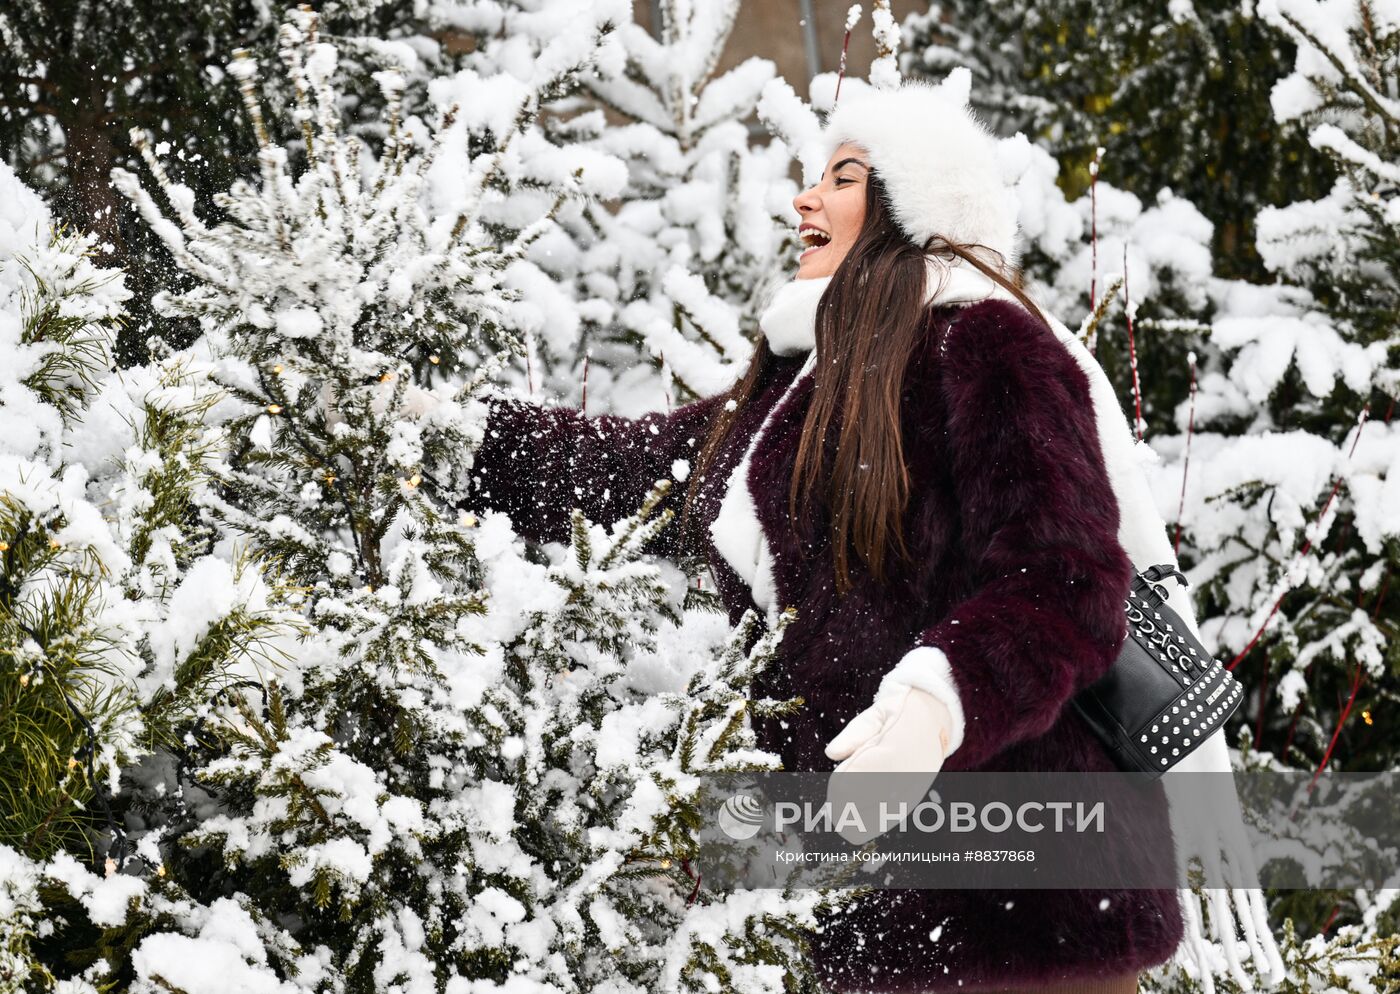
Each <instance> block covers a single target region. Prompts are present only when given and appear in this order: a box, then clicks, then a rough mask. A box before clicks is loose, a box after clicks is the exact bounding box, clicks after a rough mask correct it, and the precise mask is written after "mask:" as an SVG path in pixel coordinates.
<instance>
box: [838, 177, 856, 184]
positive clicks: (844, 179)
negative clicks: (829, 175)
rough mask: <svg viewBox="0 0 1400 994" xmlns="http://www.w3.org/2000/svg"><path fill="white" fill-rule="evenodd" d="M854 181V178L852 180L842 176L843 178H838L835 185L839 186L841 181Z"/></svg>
mask: <svg viewBox="0 0 1400 994" xmlns="http://www.w3.org/2000/svg"><path fill="white" fill-rule="evenodd" d="M854 182H855V180H853V179H846V178H844V177H843V178H841V179H838V180H837V181H836V185H837V186H840V185H841V184H842V183H854Z"/></svg>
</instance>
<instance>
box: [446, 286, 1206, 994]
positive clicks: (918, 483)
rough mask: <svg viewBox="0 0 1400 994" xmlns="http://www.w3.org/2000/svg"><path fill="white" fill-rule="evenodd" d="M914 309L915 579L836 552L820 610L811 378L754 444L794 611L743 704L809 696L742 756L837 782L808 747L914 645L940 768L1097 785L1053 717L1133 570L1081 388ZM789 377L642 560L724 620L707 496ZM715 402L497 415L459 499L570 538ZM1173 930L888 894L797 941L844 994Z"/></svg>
mask: <svg viewBox="0 0 1400 994" xmlns="http://www.w3.org/2000/svg"><path fill="white" fill-rule="evenodd" d="M926 313H927V318H926V322H925V328H926V335H925V336H924V340H923V343H922V344H921V346H920V348H919V350H918V351H917V352H916V354H915V356H914V357H913V359H912V361H911V362H910V365H909V368H908V372H907V375H906V378H905V383H904V392H903V403H904V415H903V425H904V429H903V430H904V432H905V436H904V454H905V460H906V463H907V465H908V468H909V472H910V474H911V483H912V486H911V501H910V505H909V509H908V514H907V518H906V522H905V536H906V540H907V541H908V542H909V543H910V545H911V547H912V548H913V549H914V550H915V553H916V554H915V556H914V557H913V563H914V565H913V566H900V567H899V568H897V569H896V570H895V571H894V573H893V575H892V577H890V578H889V579H888V580H887V586H885V587H880V586H878V585H876V583H875V582H874V580H873V578H872V577H871V576H870V575H869V574H868V573H867V572H865V569H864V564H863V563H861V561H860V560H859V557H852V558H851V560H850V569H851V577H852V580H853V581H854V583H855V588H854V590H852V591H851V592H850V593H849V594H848V595H847V596H846V597H845V598H844V599H838V598H837V596H836V594H835V584H834V578H833V576H832V558H831V549H830V543H829V539H828V531H827V530H828V528H829V523H830V519H829V517H828V516H827V515H826V514H825V509H824V508H823V507H822V506H821V504H820V503H819V504H818V511H819V513H817V514H815V515H814V516H813V520H812V521H811V522H809V523H808V525H807V526H806V527H803V528H801V529H799V530H794V528H793V527H791V526H790V523H789V521H788V518H787V514H786V507H787V492H788V481H789V480H790V479H791V474H792V472H793V466H794V463H795V456H796V448H797V440H798V435H799V433H800V431H801V427H802V420H803V417H804V415H805V412H806V409H807V404H808V401H809V397H810V395H811V390H812V374H810V373H808V374H806V375H805V377H804V382H800V383H798V385H797V386H796V388H795V389H794V390H793V393H792V395H791V397H790V398H789V399H788V401H787V402H786V404H785V409H782V410H778V411H776V412H775V414H774V418H773V421H772V423H771V425H770V427H769V429H768V430H767V431H766V432H765V433H764V435H763V437H762V439H761V441H760V443H759V445H758V446H757V448H756V449H755V451H754V454H753V457H752V460H751V464H750V469H749V486H750V490H751V492H752V493H753V495H754V501H755V504H756V508H757V515H758V518H759V522H760V525H761V527H762V529H763V532H764V536H765V538H766V540H767V541H768V543H769V545H770V547H771V550H772V556H773V573H774V581H775V587H776V591H775V592H776V595H777V603H779V604H781V605H792V606H795V607H797V608H798V618H797V620H796V621H795V622H794V623H793V624H792V625H790V626H789V627H788V629H787V631H786V633H785V634H784V638H783V641H782V643H781V646H780V652H779V656H778V658H777V660H776V661H775V662H774V663H773V664H772V665H771V666H770V667H769V668H768V669H767V671H766V673H765V674H764V684H763V685H762V686H761V687H759V688H758V689H759V691H760V692H762V693H765V694H770V695H773V696H776V697H791V696H797V695H800V696H802V697H803V698H805V700H806V702H807V704H806V707H805V709H804V710H803V711H802V712H800V717H799V718H798V720H790V721H788V722H787V725H788V727H787V728H786V729H784V728H782V727H780V725H779V723H778V722H776V721H774V722H762V721H760V722H757V723H756V728H755V730H756V732H757V733H758V737H759V741H760V744H761V745H762V746H763V747H764V748H766V749H770V750H772V751H774V752H776V753H778V754H779V755H781V756H782V759H783V765H784V768H785V769H788V770H805V771H826V770H831V769H833V768H834V767H835V765H836V764H835V763H833V762H832V761H831V760H830V759H828V758H827V757H826V755H825V753H824V747H825V745H826V743H827V742H828V741H829V740H830V739H831V738H832V737H833V736H834V735H836V733H837V732H839V731H840V730H841V728H842V727H843V726H844V725H845V723H846V722H847V721H849V720H850V719H851V718H853V717H854V716H855V715H856V714H858V713H859V712H860V711H862V710H863V709H864V708H866V707H868V706H869V705H870V704H871V702H872V701H873V698H874V694H875V691H876V689H877V687H878V686H879V683H880V679H881V677H882V676H883V675H884V674H885V673H887V672H888V671H889V670H891V669H892V668H893V667H894V666H895V664H896V663H898V662H899V661H900V659H901V658H902V657H903V656H904V655H905V653H907V652H908V651H909V650H910V649H912V648H914V647H916V646H921V645H927V646H935V647H937V648H940V649H942V650H943V651H944V653H945V654H946V655H947V658H948V659H949V661H950V662H951V667H952V671H953V675H954V679H955V681H956V684H957V691H958V694H959V698H960V701H961V705H962V708H963V714H964V718H965V722H966V725H965V730H964V738H963V742H962V743H961V745H960V746H959V747H958V748H957V749H956V750H954V751H953V752H952V753H951V754H950V755H949V756H948V758H947V760H946V762H945V763H944V765H943V769H944V770H949V771H953V770H1002V771H1006V770H1017V771H1021V770H1036V771H1042V770H1043V771H1110V770H1113V769H1115V767H1114V765H1113V762H1112V760H1111V759H1110V758H1109V756H1108V754H1107V753H1106V752H1105V751H1104V749H1103V748H1102V747H1101V745H1100V744H1099V742H1098V740H1097V739H1096V738H1095V736H1094V734H1093V733H1092V732H1091V731H1090V729H1089V727H1088V726H1087V725H1086V724H1084V723H1083V721H1082V719H1081V718H1080V717H1079V715H1078V714H1077V713H1076V712H1075V711H1074V710H1073V709H1072V708H1071V707H1069V706H1068V701H1069V699H1070V698H1071V697H1072V696H1073V695H1074V694H1075V693H1076V692H1077V691H1078V690H1080V689H1082V688H1083V687H1085V686H1087V685H1088V684H1090V683H1092V682H1093V681H1094V680H1095V679H1096V678H1097V677H1098V676H1099V675H1100V674H1102V673H1103V672H1104V671H1106V670H1107V668H1108V667H1109V666H1110V665H1112V663H1113V661H1114V660H1115V659H1116V657H1117V654H1118V650H1119V648H1120V646H1121V644H1122V641H1123V639H1124V638H1125V637H1126V626H1125V619H1124V612H1123V597H1124V595H1125V594H1126V592H1127V590H1128V588H1129V584H1130V582H1131V578H1132V565H1131V563H1130V561H1129V559H1128V557H1127V554H1126V553H1125V552H1124V550H1123V548H1122V547H1121V546H1120V545H1119V542H1118V537H1117V533H1118V521H1119V518H1118V506H1117V503H1116V500H1115V497H1114V494H1113V490H1112V488H1111V486H1110V483H1109V480H1108V477H1107V474H1106V470H1105V467H1104V464H1103V459H1102V456H1101V454H1100V449H1099V444H1098V441H1097V434H1096V427H1095V422H1094V415H1093V408H1092V405H1091V402H1090V397H1089V385H1088V380H1087V378H1086V377H1085V374H1084V372H1083V371H1082V370H1081V369H1080V368H1079V367H1078V365H1077V364H1076V362H1075V360H1074V358H1073V357H1072V356H1071V355H1070V354H1069V353H1068V352H1067V351H1066V350H1065V348H1064V347H1063V346H1062V345H1060V343H1059V342H1058V341H1056V339H1055V338H1054V335H1053V333H1052V332H1051V331H1049V330H1048V329H1046V328H1044V327H1042V326H1041V325H1039V324H1038V323H1037V322H1035V321H1034V320H1033V319H1032V318H1031V317H1030V315H1029V314H1027V313H1026V312H1025V311H1024V310H1023V309H1022V308H1021V307H1020V306H1019V305H1018V304H1015V303H1011V302H1008V301H1005V300H987V301H983V302H979V303H974V304H971V305H970V306H966V307H958V306H941V307H934V308H930V309H929V310H928V311H927V312H926ZM803 361H804V356H802V355H796V356H789V357H781V356H774V357H773V359H772V362H771V364H770V366H769V368H768V370H767V372H766V375H765V377H764V379H763V381H762V382H761V383H760V385H759V390H758V392H757V394H756V396H755V398H754V399H753V400H752V401H751V402H750V403H749V404H748V405H746V407H745V408H744V410H743V411H742V412H741V413H740V414H739V418H738V422H737V427H736V431H735V432H734V434H732V435H731V437H730V442H729V444H727V445H726V446H725V448H724V450H723V451H721V453H720V455H719V458H718V460H717V461H716V463H715V465H714V466H713V468H712V469H711V471H710V472H709V473H708V474H707V478H706V480H705V481H704V483H703V484H702V486H701V490H700V495H699V499H700V503H699V505H698V507H697V510H699V511H700V512H701V513H700V514H699V515H698V516H697V517H698V521H696V522H695V523H694V524H693V526H692V528H691V529H689V534H687V535H681V534H679V529H678V527H677V525H676V523H673V524H672V526H670V527H668V528H667V529H666V530H665V531H664V532H663V533H662V535H661V536H660V537H659V538H658V539H657V540H656V547H655V548H654V549H652V550H651V551H655V552H658V553H660V554H663V555H672V554H676V553H679V552H681V551H696V552H701V553H703V554H704V555H705V557H706V559H707V560H708V562H709V565H710V567H711V569H712V571H713V573H714V576H715V579H716V582H717V584H718V586H719V592H720V594H721V596H722V597H723V600H724V603H725V605H726V607H727V608H728V611H729V614H730V617H731V620H734V621H737V620H738V618H739V617H740V615H742V614H743V612H744V611H745V610H746V609H748V608H752V607H755V604H754V602H753V599H752V597H751V596H750V592H749V590H748V588H747V586H746V584H745V583H744V581H743V580H742V579H741V578H740V577H739V576H738V575H736V574H735V573H734V571H733V570H732V569H731V568H730V566H729V564H728V563H727V562H726V561H725V559H724V557H723V556H721V555H720V554H719V553H718V551H717V550H716V549H715V547H714V545H713V543H712V541H711V540H710V537H709V531H708V525H709V523H710V522H711V521H713V520H714V518H715V515H716V514H717V510H718V507H719V503H720V500H721V498H722V496H723V493H722V490H723V485H724V481H726V480H727V479H728V477H729V475H730V472H731V470H732V469H733V467H734V465H735V464H736V463H737V461H738V460H739V459H740V458H741V456H742V454H743V452H744V450H745V448H746V447H747V445H748V443H749V441H750V439H751V438H752V436H753V433H754V431H755V430H756V429H757V428H758V426H760V425H761V424H762V423H763V420H764V417H765V415H766V414H767V413H768V412H769V410H770V409H771V408H772V407H773V405H774V404H775V403H776V402H777V400H778V398H780V397H781V396H782V394H783V392H784V389H785V388H786V387H787V386H788V385H789V384H790V383H791V382H792V380H793V378H794V376H795V375H796V373H797V372H798V371H799V369H800V368H801V366H802V365H803ZM718 402H719V398H718V397H711V398H706V399H704V400H700V401H697V402H695V403H692V404H689V405H687V406H685V407H682V408H679V409H677V410H675V411H673V412H671V413H670V414H664V413H654V414H648V415H645V416H643V417H640V418H636V419H630V418H622V417H616V416H610V415H604V416H599V417H593V418H583V417H581V416H580V415H579V414H578V412H577V411H576V410H573V409H570V408H543V407H540V406H538V405H534V404H530V403H528V402H525V401H516V400H502V399H495V400H493V401H492V402H491V403H492V413H491V417H490V419H489V421H488V424H487V438H486V440H485V442H484V443H483V445H482V447H481V448H480V450H479V452H478V454H477V461H476V464H475V469H474V472H475V473H476V474H477V482H478V484H479V488H478V493H477V499H476V501H475V504H476V505H477V506H479V507H485V508H494V509H498V510H502V511H505V512H507V513H508V514H509V515H510V517H511V520H512V522H513V523H514V524H515V526H516V528H517V530H518V531H519V532H520V533H521V534H522V535H526V536H529V537H532V538H536V539H541V540H557V541H567V538H568V522H569V512H570V509H571V508H572V507H574V506H578V507H581V508H582V509H583V511H584V512H585V513H586V514H587V515H588V517H589V518H590V519H592V520H594V521H599V522H610V521H614V520H617V519H620V518H622V517H625V516H626V515H628V514H631V513H633V512H634V511H635V510H636V508H637V507H638V506H639V505H640V503H641V501H642V498H643V496H644V494H645V492H646V491H647V490H648V489H649V487H650V486H651V484H652V482H653V481H654V480H657V479H660V478H663V477H664V478H672V479H674V477H675V471H674V469H673V464H674V463H675V461H676V460H678V459H688V460H692V461H693V460H694V458H695V456H696V455H697V453H698V450H699V447H700V445H701V443H702V442H703V440H704V437H705V432H706V429H707V427H708V425H709V423H710V419H711V417H712V416H713V415H714V414H715V412H716V410H717V407H718ZM834 437H835V434H834V431H833V434H832V436H831V437H830V438H829V439H828V445H830V446H833V447H834ZM683 490H684V487H683V486H681V485H677V486H676V487H675V488H674V490H673V492H672V494H671V495H670V496H668V498H667V504H666V505H665V506H670V507H671V508H672V509H673V510H675V511H676V512H677V514H678V517H677V521H678V520H679V510H680V500H681V497H682V495H683ZM758 613H759V614H760V615H762V614H763V612H762V611H759V612H758ZM1182 934H1183V921H1182V916H1181V910H1180V904H1179V899H1178V896H1177V893H1176V891H1175V890H1171V889H1163V890H1007V891H1000V890H999V891H991V890H899V891H894V890H885V891H876V892H874V893H873V894H869V895H867V896H865V897H862V898H861V899H859V900H858V901H857V902H856V905H855V908H854V910H852V911H850V912H849V913H846V914H843V915H841V916H839V917H836V918H834V919H833V920H832V921H831V922H830V923H829V924H828V925H827V926H826V927H825V929H824V930H823V931H822V932H821V933H820V934H817V935H814V936H813V937H812V940H813V957H814V960H815V962H816V964H817V966H818V969H819V970H820V972H821V973H822V975H823V976H824V977H825V978H826V981H827V984H828V986H829V987H830V988H831V989H833V990H835V991H839V992H843V994H850V992H862V991H890V992H925V991H944V990H947V991H953V990H964V991H967V990H972V989H975V988H976V987H978V986H982V985H997V984H1000V985H1012V984H1028V983H1036V982H1055V981H1060V980H1067V979H1071V978H1087V977H1092V976H1099V975H1115V974H1120V973H1127V972H1132V971H1136V970H1139V969H1142V968H1145V967H1148V966H1152V965H1155V964H1158V963H1161V962H1163V961H1165V960H1167V959H1168V958H1170V957H1171V955H1172V953H1173V952H1174V950H1175V949H1176V947H1177V945H1178V944H1179V943H1180V941H1181V938H1182ZM935 935H936V938H935V937H934V936H935Z"/></svg>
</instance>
